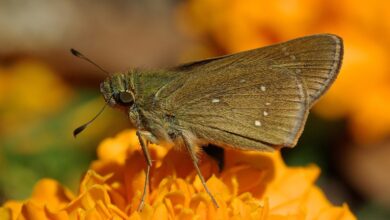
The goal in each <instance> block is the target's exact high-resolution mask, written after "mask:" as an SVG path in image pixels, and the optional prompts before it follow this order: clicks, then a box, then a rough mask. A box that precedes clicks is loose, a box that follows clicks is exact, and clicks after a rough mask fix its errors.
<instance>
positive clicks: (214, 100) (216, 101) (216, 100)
mask: <svg viewBox="0 0 390 220" xmlns="http://www.w3.org/2000/svg"><path fill="white" fill-rule="evenodd" d="M211 102H212V103H218V102H219V99H213V100H211Z"/></svg>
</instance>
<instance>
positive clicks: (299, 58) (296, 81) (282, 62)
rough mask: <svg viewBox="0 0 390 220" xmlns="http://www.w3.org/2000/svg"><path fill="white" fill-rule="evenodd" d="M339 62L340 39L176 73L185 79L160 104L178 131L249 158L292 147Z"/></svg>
mask: <svg viewBox="0 0 390 220" xmlns="http://www.w3.org/2000/svg"><path fill="white" fill-rule="evenodd" d="M341 56H342V44H341V40H340V39H339V38H338V37H336V36H334V35H314V36H309V37H304V38H299V39H295V40H292V41H288V42H285V43H282V44H277V45H273V46H269V47H264V48H259V49H255V50H251V51H245V52H241V53H238V54H233V55H228V56H224V57H217V58H213V59H208V60H203V61H199V62H194V63H190V64H185V65H183V66H180V67H177V68H175V69H173V70H174V71H176V72H179V73H180V74H181V76H180V77H178V78H177V79H176V80H173V81H172V82H171V83H169V84H167V85H166V86H165V87H164V89H162V91H160V94H159V96H160V98H161V100H163V101H162V102H163V103H162V105H163V106H164V108H165V109H166V110H167V111H168V112H170V113H172V114H173V115H174V116H175V118H176V123H177V126H178V127H180V129H182V130H187V131H190V132H192V133H193V134H194V135H195V136H196V137H198V138H199V139H202V140H205V141H207V142H211V143H217V144H221V145H229V146H234V147H238V148H241V149H251V150H267V149H272V147H279V146H291V147H292V146H294V145H295V144H296V141H297V139H298V137H299V136H300V134H301V131H302V128H303V125H304V123H305V120H306V118H307V113H308V110H309V107H310V106H311V105H312V103H313V102H314V101H315V100H317V99H318V97H319V96H320V95H321V94H322V93H323V92H324V91H325V90H326V89H327V88H328V87H329V84H330V83H331V82H333V80H334V78H335V77H336V75H337V72H338V69H339V65H340V63H341Z"/></svg>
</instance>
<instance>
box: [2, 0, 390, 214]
mask: <svg viewBox="0 0 390 220" xmlns="http://www.w3.org/2000/svg"><path fill="white" fill-rule="evenodd" d="M389 11H390V2H389V1H387V0H361V1H352V0H343V1H337V0H274V1H266V0H240V1H239V0H132V1H125V0H116V1H108V0H106V1H104V0H101V1H92V0H88V1H82V2H81V1H76V0H71V1H50V0H36V1H28V0H0V202H1V203H2V202H4V201H5V200H7V199H23V198H26V197H28V196H29V195H30V193H31V190H32V187H33V185H34V184H35V182H36V181H37V180H38V179H41V178H43V177H51V178H55V179H57V180H59V181H60V182H62V183H63V184H65V185H66V186H68V187H69V188H71V189H72V190H77V187H76V186H77V185H78V181H79V180H80V177H81V176H82V174H83V172H84V171H86V169H87V168H88V165H89V163H90V162H91V161H92V160H93V159H94V158H95V148H96V146H97V145H98V143H99V142H100V141H101V140H102V139H104V138H105V137H109V136H112V135H114V134H115V133H117V132H118V131H120V130H122V129H124V128H127V127H128V126H129V124H128V121H127V118H126V116H125V115H124V114H123V113H120V112H117V111H115V110H111V109H107V110H106V111H105V112H104V113H103V114H102V115H101V117H99V119H98V120H96V121H95V123H94V124H93V125H92V126H90V127H89V128H88V129H87V130H85V132H84V133H82V134H81V135H80V136H79V137H78V138H77V139H74V138H73V137H72V130H73V129H74V128H76V127H77V126H79V125H81V124H83V123H84V122H86V121H88V120H89V119H91V118H92V117H93V116H94V115H95V114H96V113H97V112H98V111H99V109H100V108H101V107H102V106H103V104H104V101H103V99H102V97H101V95H100V92H99V82H101V81H102V80H103V79H104V77H105V75H104V74H103V73H102V72H99V70H98V69H96V68H95V67H93V66H92V65H90V64H88V63H86V62H85V61H82V60H80V59H77V58H75V57H72V56H71V55H70V53H69V49H70V48H71V47H72V48H76V49H78V50H80V51H82V52H83V53H84V54H85V55H87V56H88V57H89V58H90V59H92V60H94V61H95V62H96V63H98V64H99V65H101V66H103V67H104V68H105V69H107V70H108V71H110V72H122V71H125V70H127V69H129V68H130V67H149V68H160V67H167V66H171V65H175V64H177V63H182V62H186V61H190V60H195V59H201V58H207V57H210V56H215V55H222V54H227V53H233V52H238V51H242V50H246V49H251V48H256V47H261V46H265V45H269V44H272V43H276V42H280V41H285V40H289V39H291V38H295V37H299V36H304V35H309V34H315V33H334V34H338V35H340V36H341V37H342V38H343V39H344V43H345V55H344V63H343V67H342V69H341V74H340V76H339V78H338V79H337V80H336V82H335V84H334V86H333V87H332V88H331V89H330V90H329V92H328V93H327V95H326V96H325V97H324V98H323V99H322V100H321V101H320V102H319V103H317V104H316V106H315V107H314V109H313V111H312V114H311V115H310V117H309V119H308V122H307V125H306V129H305V131H304V133H303V135H302V138H301V139H300V141H299V143H298V146H297V147H296V148H294V149H283V151H282V152H283V156H284V158H285V160H286V163H287V164H289V165H291V166H296V165H308V164H311V163H315V164H317V165H318V166H320V167H321V170H322V174H321V177H320V179H319V181H318V184H319V185H320V186H321V187H322V189H323V190H324V192H325V193H326V195H327V196H328V198H329V199H330V200H331V201H332V202H333V203H335V204H338V205H339V204H342V203H343V202H347V203H348V204H349V205H350V207H351V209H352V210H353V212H354V213H356V214H357V216H358V217H359V219H390V172H389V168H390V13H389Z"/></svg>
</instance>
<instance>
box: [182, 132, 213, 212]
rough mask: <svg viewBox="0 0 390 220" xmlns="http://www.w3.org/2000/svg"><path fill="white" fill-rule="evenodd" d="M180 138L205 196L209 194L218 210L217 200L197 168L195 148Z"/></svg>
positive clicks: (186, 140)
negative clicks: (205, 193) (204, 191)
mask: <svg viewBox="0 0 390 220" xmlns="http://www.w3.org/2000/svg"><path fill="white" fill-rule="evenodd" d="M182 138H183V141H184V145H185V146H186V149H187V151H188V153H189V154H190V156H191V160H192V163H193V164H194V167H195V170H196V172H197V173H198V176H199V178H200V181H201V182H202V184H203V187H204V189H205V190H206V192H207V194H209V196H210V198H211V200H212V201H213V203H214V205H215V207H217V208H219V205H218V203H217V200H215V198H214V196H213V194H212V193H211V192H210V190H209V188H208V187H207V184H206V181H205V180H204V178H203V175H202V173H201V172H200V169H199V166H198V158H197V157H196V153H195V151H194V149H195V146H193V144H192V143H191V142H190V141H189V140H188V139H187V138H186V137H185V136H182Z"/></svg>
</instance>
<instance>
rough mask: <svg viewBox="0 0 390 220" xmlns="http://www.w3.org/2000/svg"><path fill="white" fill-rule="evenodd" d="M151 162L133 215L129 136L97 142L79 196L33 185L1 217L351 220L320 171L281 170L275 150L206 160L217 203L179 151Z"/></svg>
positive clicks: (133, 155) (135, 157) (136, 186)
mask: <svg viewBox="0 0 390 220" xmlns="http://www.w3.org/2000/svg"><path fill="white" fill-rule="evenodd" d="M150 151H151V155H152V158H153V160H154V164H155V165H154V166H153V168H152V171H151V182H150V185H149V186H147V187H148V188H147V189H148V195H147V198H146V205H145V207H144V209H143V210H142V212H138V211H137V207H138V204H139V202H140V198H141V192H142V190H143V187H144V179H145V171H144V170H145V167H146V163H145V160H144V158H143V155H142V151H141V150H140V147H139V145H138V143H137V138H136V135H135V132H134V131H123V132H121V133H120V134H118V135H117V136H116V137H114V138H108V139H106V140H104V141H103V142H102V143H101V144H100V146H99V148H98V160H96V161H94V162H93V163H92V164H91V167H90V170H89V171H88V172H87V173H86V174H85V176H84V177H83V179H82V181H81V183H80V190H79V192H78V193H75V194H73V193H71V192H70V191H69V190H67V189H66V188H64V187H63V186H61V185H60V184H59V183H58V182H56V181H54V180H49V179H44V180H41V181H40V182H38V183H37V185H36V187H35V189H34V193H33V195H32V196H31V198H29V199H28V200H26V201H23V202H17V201H8V202H6V203H5V204H4V206H3V207H2V208H1V209H0V217H6V218H8V219H11V218H12V219H194V218H201V219H291V218H295V219H314V218H316V219H355V218H354V216H353V214H352V213H351V212H350V211H349V209H348V206H347V205H343V206H341V207H335V206H333V205H331V204H330V203H329V202H328V201H327V199H326V198H325V196H324V195H323V193H322V192H321V190H320V189H319V188H318V187H317V186H315V185H314V181H315V180H316V178H317V177H318V175H319V172H320V171H319V169H318V168H317V167H316V166H314V165H311V166H308V167H299V168H290V167H287V166H286V165H285V164H284V163H283V161H282V159H281V156H280V153H279V152H274V153H261V152H242V151H235V150H229V149H227V150H226V154H225V161H226V164H225V168H224V170H223V171H222V172H218V167H217V164H216V162H215V161H214V160H212V159H210V158H209V157H208V156H206V155H203V156H202V157H201V162H200V168H201V170H202V173H203V175H204V177H205V178H206V179H207V185H208V186H209V188H210V189H211V191H212V193H213V195H214V196H215V197H216V199H217V201H218V203H219V205H220V208H216V207H215V206H214V204H213V203H212V201H211V200H210V198H209V197H208V195H207V194H206V193H205V191H204V189H203V186H202V184H201V182H200V179H199V177H198V176H197V175H196V172H195V171H194V169H193V167H192V162H191V161H190V160H189V157H188V155H186V154H185V152H181V151H176V150H174V149H167V148H163V147H161V146H158V145H151V146H150Z"/></svg>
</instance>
